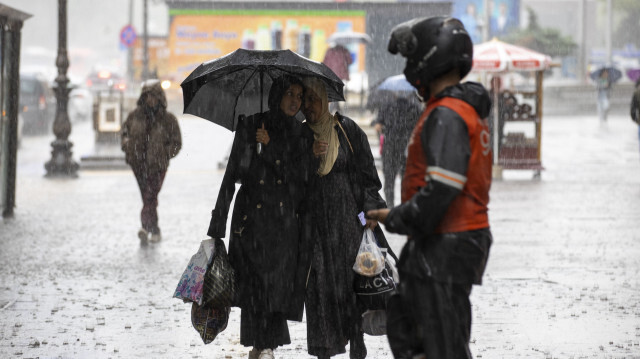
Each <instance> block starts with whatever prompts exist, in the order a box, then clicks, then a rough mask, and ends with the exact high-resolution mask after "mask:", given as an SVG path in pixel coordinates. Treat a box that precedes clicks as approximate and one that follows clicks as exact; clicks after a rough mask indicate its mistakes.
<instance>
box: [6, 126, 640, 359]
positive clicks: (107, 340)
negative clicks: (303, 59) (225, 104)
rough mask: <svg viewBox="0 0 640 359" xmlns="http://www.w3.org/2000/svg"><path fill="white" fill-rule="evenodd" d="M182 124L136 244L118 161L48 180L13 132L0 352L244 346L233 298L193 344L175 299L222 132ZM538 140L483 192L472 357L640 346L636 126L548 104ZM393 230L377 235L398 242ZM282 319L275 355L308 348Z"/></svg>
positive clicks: (30, 142)
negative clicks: (558, 113)
mask: <svg viewBox="0 0 640 359" xmlns="http://www.w3.org/2000/svg"><path fill="white" fill-rule="evenodd" d="M365 122H366V121H363V123H365ZM180 123H181V126H182V131H183V141H184V148H183V150H182V152H181V153H180V154H179V155H178V157H177V158H176V159H174V160H173V162H172V163H171V166H170V169H169V173H168V175H167V177H166V180H165V184H164V186H163V190H162V192H161V193H160V197H159V202H160V207H159V215H160V226H161V228H162V231H163V237H164V238H163V241H162V242H160V243H158V244H154V245H149V246H147V247H141V246H140V245H139V242H138V239H137V236H136V232H137V230H138V228H139V226H140V224H139V210H140V208H141V200H140V195H139V192H138V188H137V185H136V182H135V179H134V177H133V174H132V173H131V172H130V171H129V170H122V169H120V170H81V171H80V172H79V178H77V179H46V178H44V177H43V176H44V174H45V171H44V167H43V165H44V163H45V162H46V161H48V160H49V159H50V156H51V155H50V151H51V147H50V142H51V141H52V140H53V137H52V136H41V137H23V142H22V143H21V147H20V150H19V152H18V183H17V196H16V202H17V208H16V209H15V218H13V219H5V220H3V221H2V223H1V224H0V263H1V264H0V357H2V358H8V357H15V358H133V357H146V358H245V357H246V355H247V352H248V349H246V348H244V347H243V346H242V345H240V344H239V319H240V316H239V311H238V310H237V309H235V308H234V309H233V311H232V315H231V319H230V322H229V326H228V328H227V329H226V331H224V332H223V333H221V334H220V335H219V337H218V338H217V339H216V340H215V342H214V343H212V344H209V345H206V346H205V345H204V344H202V341H201V340H200V338H199V337H198V335H197V334H196V332H195V331H194V330H193V328H192V327H191V323H190V316H189V315H190V314H189V313H190V312H189V310H190V306H189V305H188V304H185V303H182V302H181V301H180V300H177V299H173V298H172V294H173V290H174V289H175V286H176V284H177V281H178V279H179V276H180V275H181V273H182V271H183V270H184V267H185V266H186V264H187V262H188V260H189V258H190V257H191V255H192V254H193V253H195V251H196V250H197V249H198V246H199V242H200V240H202V239H205V238H206V229H207V227H208V224H209V218H210V211H211V209H212V208H213V206H214V204H215V200H216V196H217V191H218V187H219V185H220V182H221V180H222V175H223V170H219V169H218V162H219V161H220V160H222V159H223V157H224V156H225V155H226V153H227V151H228V147H229V146H230V144H231V141H232V134H231V133H229V132H227V131H226V130H223V129H222V128H220V127H218V126H216V125H213V124H211V123H208V122H206V121H204V120H200V119H197V118H193V117H189V116H183V117H181V118H180ZM508 125H509V124H508ZM505 130H506V131H509V128H508V127H507V128H506V129H505ZM70 140H71V141H72V142H73V143H74V147H73V152H74V158H76V159H77V160H78V161H79V158H80V157H81V156H84V155H90V154H91V153H92V152H94V147H93V133H92V130H91V126H90V124H89V123H75V124H74V128H73V131H72V133H71V137H70ZM542 143H543V147H542V156H543V165H544V166H545V168H546V170H545V171H543V173H542V177H541V179H539V180H533V179H532V174H533V173H532V172H531V171H505V173H504V179H503V180H500V181H494V184H493V187H492V190H491V203H490V220H491V224H492V229H493V234H494V246H493V248H492V252H491V256H490V259H489V265H488V268H487V272H486V276H485V282H484V285H483V286H480V287H475V288H474V291H473V294H472V298H471V300H472V304H473V310H474V317H473V322H474V324H473V328H472V345H471V349H472V353H473V356H474V357H475V358H485V359H486V358H488V359H493V358H543V359H551V358H640V346H639V342H640V279H639V278H640V230H639V229H640V224H639V220H640V156H639V154H638V138H637V126H636V125H635V124H633V123H632V122H631V121H630V120H629V119H628V118H627V117H623V116H618V117H612V118H610V120H609V122H608V123H606V124H599V123H598V120H597V118H596V116H590V117H548V118H545V121H544V123H543V141H542ZM374 151H375V149H374ZM398 185H399V183H397V184H396V186H398ZM403 241H404V239H403V238H402V237H400V236H396V235H391V236H390V242H391V245H392V246H393V247H394V249H395V250H396V251H399V250H400V248H401V247H402V245H403ZM289 324H290V325H289V327H290V331H291V340H292V344H290V345H287V346H284V347H282V348H280V349H278V350H277V351H276V357H277V358H309V356H308V355H307V354H306V335H307V334H306V327H305V324H304V322H303V323H295V322H289ZM365 340H366V344H367V347H368V349H369V356H368V357H369V358H391V357H392V356H391V354H390V351H389V348H388V344H387V341H386V337H369V336H366V337H365ZM335 358H343V359H344V358H348V354H345V355H341V356H337V357H335Z"/></svg>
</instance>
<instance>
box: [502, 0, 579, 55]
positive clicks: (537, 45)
mask: <svg viewBox="0 0 640 359" xmlns="http://www.w3.org/2000/svg"><path fill="white" fill-rule="evenodd" d="M527 12H528V14H529V26H528V27H527V28H526V29H519V30H517V31H514V32H513V33H512V34H510V35H509V36H508V37H507V38H505V41H507V42H509V43H512V44H515V45H518V46H523V47H526V48H529V49H531V50H534V51H538V52H540V53H543V54H546V55H549V56H567V55H570V54H573V53H574V51H575V49H576V48H577V46H578V45H577V44H576V43H575V42H574V41H573V39H571V37H569V36H562V34H561V33H560V31H558V30H556V29H552V28H541V27H540V24H539V23H538V15H537V14H536V13H535V11H533V9H531V8H530V7H527Z"/></svg>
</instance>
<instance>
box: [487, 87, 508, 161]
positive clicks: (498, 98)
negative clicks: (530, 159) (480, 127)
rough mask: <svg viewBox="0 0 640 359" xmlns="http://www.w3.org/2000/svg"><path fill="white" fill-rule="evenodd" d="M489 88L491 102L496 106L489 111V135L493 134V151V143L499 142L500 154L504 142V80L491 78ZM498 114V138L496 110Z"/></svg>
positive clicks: (492, 147)
mask: <svg viewBox="0 0 640 359" xmlns="http://www.w3.org/2000/svg"><path fill="white" fill-rule="evenodd" d="M490 86H491V87H490V88H489V97H490V98H491V101H492V102H493V103H494V106H491V110H490V111H489V118H488V120H489V133H490V134H491V149H492V150H493V149H494V148H495V147H494V146H493V141H496V140H497V141H498V153H500V149H502V142H503V140H504V115H505V113H504V112H505V100H504V96H503V92H502V78H501V77H500V76H493V77H492V78H491V82H490ZM496 109H497V112H498V133H497V137H496V133H495V128H494V127H495V121H496V118H495V116H496V114H495V110H496Z"/></svg>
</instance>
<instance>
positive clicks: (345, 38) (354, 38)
mask: <svg viewBox="0 0 640 359" xmlns="http://www.w3.org/2000/svg"><path fill="white" fill-rule="evenodd" d="M327 42H329V43H336V44H342V45H349V44H353V43H356V44H365V45H368V44H370V43H371V37H370V36H369V35H367V34H365V33H362V32H354V31H340V32H334V33H333V34H332V35H331V36H329V38H328V39H327Z"/></svg>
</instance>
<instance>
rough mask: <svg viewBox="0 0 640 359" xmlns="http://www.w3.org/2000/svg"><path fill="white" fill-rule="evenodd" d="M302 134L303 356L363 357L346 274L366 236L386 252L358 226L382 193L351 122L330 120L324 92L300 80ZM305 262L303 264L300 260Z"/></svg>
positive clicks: (317, 83) (363, 139) (350, 276)
mask: <svg viewBox="0 0 640 359" xmlns="http://www.w3.org/2000/svg"><path fill="white" fill-rule="evenodd" d="M303 83H304V85H305V97H304V109H303V113H304V115H305V117H306V119H307V121H306V122H305V124H304V125H305V126H306V127H309V128H310V129H311V130H312V131H313V133H314V142H313V147H312V151H313V157H314V158H313V159H312V160H309V161H307V162H308V163H313V164H314V166H313V167H312V168H313V172H312V175H310V176H309V187H308V192H307V199H308V202H307V206H306V207H307V210H306V214H305V216H304V217H305V223H306V224H308V226H307V225H306V226H305V232H306V231H307V230H309V231H310V233H311V237H310V239H311V241H310V242H311V243H309V245H308V248H309V254H310V255H309V258H310V269H309V274H308V281H307V288H306V299H305V304H306V305H305V308H306V314H307V345H308V351H309V354H311V355H315V356H317V357H318V358H321V359H325V358H330V357H332V356H334V355H338V354H340V353H344V352H345V346H346V344H347V343H348V342H351V343H350V351H349V352H350V353H349V354H350V357H351V359H362V358H365V357H366V355H367V350H366V347H365V345H364V340H363V332H362V316H361V315H362V313H363V312H364V308H363V307H362V306H361V305H360V304H359V303H358V300H357V297H356V294H355V292H354V290H353V281H354V274H355V272H354V271H353V269H352V267H353V264H354V262H355V259H356V255H357V252H358V248H359V247H360V242H361V241H362V234H363V232H364V228H365V226H366V227H370V228H374V229H375V231H376V235H377V238H378V240H379V241H380V242H381V244H382V245H383V246H384V245H385V244H386V240H385V239H384V235H383V234H382V231H381V230H380V228H379V227H377V226H376V224H377V222H375V221H373V220H367V221H366V224H365V225H363V224H362V223H361V222H360V219H359V218H358V213H360V212H362V211H364V212H366V211H368V210H371V209H379V208H385V207H386V204H385V202H384V200H383V199H382V197H381V196H380V194H379V191H380V189H381V187H382V185H381V183H380V179H379V178H378V172H377V170H376V168H375V164H374V160H373V155H372V153H371V148H370V147H369V142H368V140H367V136H366V134H365V133H364V131H362V129H360V127H358V125H357V124H356V123H355V122H353V121H352V120H351V119H349V118H347V117H344V116H342V115H340V114H339V113H336V114H335V115H332V114H331V113H330V112H329V106H328V98H327V93H326V88H325V87H324V84H323V82H322V81H321V80H319V79H317V78H306V79H304V80H303ZM302 257H304V256H302Z"/></svg>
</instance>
